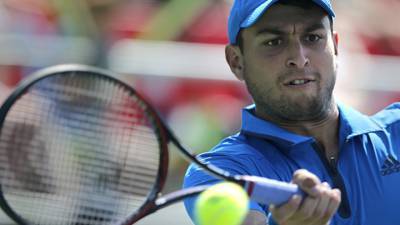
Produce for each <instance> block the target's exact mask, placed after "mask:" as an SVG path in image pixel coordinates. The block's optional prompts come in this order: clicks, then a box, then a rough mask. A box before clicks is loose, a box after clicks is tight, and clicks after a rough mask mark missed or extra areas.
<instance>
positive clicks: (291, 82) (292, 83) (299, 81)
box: [284, 78, 315, 86]
mask: <svg viewBox="0 0 400 225" xmlns="http://www.w3.org/2000/svg"><path fill="white" fill-rule="evenodd" d="M312 82H315V79H311V78H296V79H291V80H289V81H287V82H285V83H284V85H285V86H301V85H306V84H309V83H312Z"/></svg>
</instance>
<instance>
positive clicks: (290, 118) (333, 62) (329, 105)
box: [184, 0, 400, 225]
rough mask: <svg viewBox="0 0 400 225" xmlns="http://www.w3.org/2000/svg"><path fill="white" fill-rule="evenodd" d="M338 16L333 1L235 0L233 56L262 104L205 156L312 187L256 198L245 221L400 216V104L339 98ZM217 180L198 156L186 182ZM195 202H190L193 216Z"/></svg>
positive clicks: (389, 219)
mask: <svg viewBox="0 0 400 225" xmlns="http://www.w3.org/2000/svg"><path fill="white" fill-rule="evenodd" d="M334 16H335V14H334V12H333V10H332V7H331V4H330V2H329V0H280V1H271V0H236V1H235V2H234V5H233V7H232V10H231V14H230V18H229V25H228V26H229V41H230V44H229V45H228V46H227V47H226V51H225V53H226V59H227V62H228V64H229V66H230V68H231V70H232V72H233V73H234V74H235V75H236V77H237V78H238V79H239V80H242V81H244V83H245V84H246V87H247V89H248V91H249V93H250V94H251V96H252V97H253V100H254V105H253V106H249V107H246V108H245V109H244V110H243V116H242V128H241V131H240V132H239V133H238V134H236V135H233V136H231V137H228V138H227V139H225V140H223V141H222V142H221V143H220V144H218V145H217V146H216V147H215V148H214V149H213V150H211V151H210V152H207V153H204V154H202V155H201V157H202V158H203V159H204V160H205V161H207V162H209V163H211V164H214V165H215V166H217V167H220V168H222V169H224V170H227V171H229V172H231V173H234V174H251V175H256V176H262V177H267V178H272V179H277V180H281V181H286V182H293V183H296V184H297V185H299V187H300V188H301V189H303V190H304V192H306V193H307V195H306V196H304V197H300V196H293V197H292V198H291V199H290V200H289V202H287V203H285V204H284V205H281V206H266V205H260V204H257V203H256V202H251V203H250V213H249V215H248V216H247V218H246V220H245V222H244V224H266V223H269V224H280V225H299V224H301V225H307V224H313V225H317V224H324V225H325V224H335V225H336V224H337V225H344V224H352V225H385V224H386V225H389V224H400V219H398V218H397V213H398V210H397V203H398V202H400V195H399V194H397V188H398V187H397V186H398V185H400V173H399V171H400V163H399V161H398V160H399V157H400V152H399V148H400V138H399V137H398V136H399V135H400V123H399V121H400V109H399V108H400V104H393V105H392V106H389V107H388V108H386V109H385V110H383V111H382V112H380V113H378V114H376V115H374V116H372V117H367V116H365V115H362V114H361V113H359V112H357V111H355V110H353V109H351V108H349V107H347V106H345V105H343V104H339V103H337V102H336V101H335V99H334V97H333V96H332V92H333V88H334V85H335V80H336V73H337V72H336V69H337V57H338V34H337V33H336V32H334V31H333V17H334ZM214 182H218V180H217V179H215V178H213V177H211V176H209V175H207V174H206V173H205V172H204V171H202V170H201V169H199V168H198V167H196V166H193V165H192V166H191V167H190V168H189V169H188V171H187V173H186V176H185V181H184V186H185V187H189V186H195V185H200V184H206V183H214ZM331 187H332V188H331ZM194 202H195V199H188V200H186V201H185V206H186V208H187V210H188V213H189V215H190V216H191V217H192V218H193V205H194Z"/></svg>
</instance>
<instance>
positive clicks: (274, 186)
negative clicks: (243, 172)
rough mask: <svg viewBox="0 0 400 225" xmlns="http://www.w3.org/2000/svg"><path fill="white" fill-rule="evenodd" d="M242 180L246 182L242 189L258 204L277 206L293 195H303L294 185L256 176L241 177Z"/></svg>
mask: <svg viewBox="0 0 400 225" xmlns="http://www.w3.org/2000/svg"><path fill="white" fill-rule="evenodd" d="M242 179H244V180H246V184H245V186H244V188H245V190H246V191H247V194H248V195H249V197H250V199H251V200H253V201H255V202H258V203H260V204H265V205H270V204H273V205H277V206H279V205H282V204H283V203H285V202H287V201H289V199H290V198H291V197H292V196H293V195H295V194H297V195H300V196H304V195H305V193H304V192H303V191H302V190H301V189H300V188H299V187H298V186H297V185H296V184H291V183H287V182H282V181H277V180H272V179H267V178H263V177H256V176H243V177H242Z"/></svg>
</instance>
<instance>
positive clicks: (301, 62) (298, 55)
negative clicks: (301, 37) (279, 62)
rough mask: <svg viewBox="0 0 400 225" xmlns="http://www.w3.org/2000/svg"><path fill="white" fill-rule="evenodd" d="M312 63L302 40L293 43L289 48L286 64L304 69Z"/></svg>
mask: <svg viewBox="0 0 400 225" xmlns="http://www.w3.org/2000/svg"><path fill="white" fill-rule="evenodd" d="M309 65H310V59H309V58H308V56H307V50H306V48H305V47H304V46H303V45H302V43H301V42H300V41H296V42H294V43H292V44H291V45H290V46H289V48H288V59H287V61H286V66H287V67H289V68H296V69H303V68H305V67H307V66H309Z"/></svg>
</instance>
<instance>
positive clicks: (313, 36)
mask: <svg viewBox="0 0 400 225" xmlns="http://www.w3.org/2000/svg"><path fill="white" fill-rule="evenodd" d="M321 38H322V37H321V36H319V35H317V34H309V35H307V36H306V41H308V42H317V41H319V40H321Z"/></svg>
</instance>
